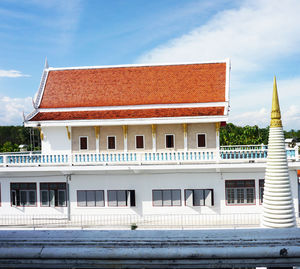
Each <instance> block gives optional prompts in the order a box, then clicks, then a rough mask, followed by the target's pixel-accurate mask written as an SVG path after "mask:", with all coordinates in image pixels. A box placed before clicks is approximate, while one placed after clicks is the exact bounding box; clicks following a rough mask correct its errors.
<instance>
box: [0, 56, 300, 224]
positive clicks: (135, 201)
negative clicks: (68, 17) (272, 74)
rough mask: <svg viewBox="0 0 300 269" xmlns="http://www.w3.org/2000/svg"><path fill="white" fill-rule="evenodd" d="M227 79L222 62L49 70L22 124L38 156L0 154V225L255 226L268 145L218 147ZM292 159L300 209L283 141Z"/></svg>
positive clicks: (297, 164)
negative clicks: (33, 133)
mask: <svg viewBox="0 0 300 269" xmlns="http://www.w3.org/2000/svg"><path fill="white" fill-rule="evenodd" d="M229 73H230V62H229V60H225V61H219V62H211V63H189V64H177V65H135V66H104V67H72V68H51V67H48V64H47V63H46V65H45V68H44V71H43V75H42V79H41V83H40V87H39V90H38V93H37V95H36V98H35V99H34V101H33V104H34V111H33V112H32V113H31V114H30V115H28V116H27V117H26V118H25V119H24V124H25V126H27V127H34V128H39V129H40V134H41V141H42V152H41V154H32V153H28V154H26V153H25V154H24V153H23V154H15V155H9V154H8V155H2V156H0V162H1V168H0V175H1V178H0V183H1V207H0V213H1V215H2V219H4V217H3V216H7V219H6V221H7V220H8V223H14V221H15V218H16V216H17V217H19V218H23V219H24V218H26V216H31V217H32V216H34V218H35V219H42V217H41V216H44V217H45V218H46V219H47V221H49V219H51V218H53V219H54V218H62V219H63V218H67V220H68V221H69V222H70V221H71V222H72V221H73V223H74V221H75V220H76V219H77V220H78V218H79V217H80V221H82V216H84V221H87V225H88V224H89V223H92V224H93V225H97V224H99V225H100V224H103V223H105V224H107V225H108V226H110V225H111V226H113V225H115V224H117V225H119V224H120V225H122V224H137V225H140V224H141V225H146V224H148V225H149V226H150V227H154V226H155V225H156V226H159V225H161V224H163V225H166V226H170V225H173V224H174V225H176V223H177V224H178V223H180V225H182V226H185V225H190V224H193V225H195V226H197V225H198V226H199V225H200V226H201V225H204V226H211V225H215V226H220V225H221V226H222V225H225V226H226V225H229V226H232V225H236V224H237V225H239V224H241V225H247V224H253V225H258V224H259V214H260V213H261V211H262V206H261V204H262V195H263V189H264V173H265V167H266V156H267V146H264V145H255V146H253V145H248V146H230V147H220V145H219V128H220V126H221V125H223V124H226V121H227V120H228V112H229ZM287 154H288V155H287V156H288V159H289V169H290V170H289V173H290V179H291V186H292V194H293V200H294V207H295V211H296V212H298V211H299V208H298V204H299V202H298V179H297V169H299V167H300V162H299V154H298V145H294V147H288V145H287ZM237 215H238V216H239V217H238V220H236V219H235V218H234V217H233V216H237ZM91 217H95V218H94V219H93V221H92V222H88V219H89V218H90V219H91ZM32 219H33V218H30V220H32ZM105 221H107V222H105ZM151 225H152V226H151ZM146 226H147V225H146Z"/></svg>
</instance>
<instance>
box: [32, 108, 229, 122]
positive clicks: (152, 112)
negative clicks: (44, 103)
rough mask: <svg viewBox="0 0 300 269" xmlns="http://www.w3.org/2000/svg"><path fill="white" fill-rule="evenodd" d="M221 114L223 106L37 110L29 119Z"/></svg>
mask: <svg viewBox="0 0 300 269" xmlns="http://www.w3.org/2000/svg"><path fill="white" fill-rule="evenodd" d="M223 114H224V107H200V108H159V109H134V110H133V109H131V110H102V111H67V112H39V113H38V114H37V115H35V116H34V117H33V118H32V119H31V121H47V120H92V119H125V118H126V119H129V118H158V117H188V116H218V115H223Z"/></svg>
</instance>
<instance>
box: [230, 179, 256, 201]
mask: <svg viewBox="0 0 300 269" xmlns="http://www.w3.org/2000/svg"><path fill="white" fill-rule="evenodd" d="M225 192H226V202H227V204H228V205H231V204H232V205H238V204H254V203H255V200H254V197H255V181H254V180H226V181H225Z"/></svg>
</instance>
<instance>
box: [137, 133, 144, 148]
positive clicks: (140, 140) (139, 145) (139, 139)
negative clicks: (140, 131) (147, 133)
mask: <svg viewBox="0 0 300 269" xmlns="http://www.w3.org/2000/svg"><path fill="white" fill-rule="evenodd" d="M135 143H136V148H137V149H143V148H144V137H143V136H142V135H137V136H136V137H135Z"/></svg>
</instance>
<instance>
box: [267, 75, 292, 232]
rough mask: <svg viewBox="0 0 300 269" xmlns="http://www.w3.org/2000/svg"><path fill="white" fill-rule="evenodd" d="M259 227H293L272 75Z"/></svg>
mask: <svg viewBox="0 0 300 269" xmlns="http://www.w3.org/2000/svg"><path fill="white" fill-rule="evenodd" d="M262 226H264V227H269V228H291V227H295V226H296V223H295V213H294V206H293V199H292V193H291V186H290V179H289V171H288V163H287V157H286V149H285V144H284V134H283V129H282V123H281V114H280V108H279V102H278V94H277V86H276V79H275V78H274V88H273V101H272V113H271V124H270V131H269V145H268V159H267V168H266V173H265V186H264V196H263V216H262Z"/></svg>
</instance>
